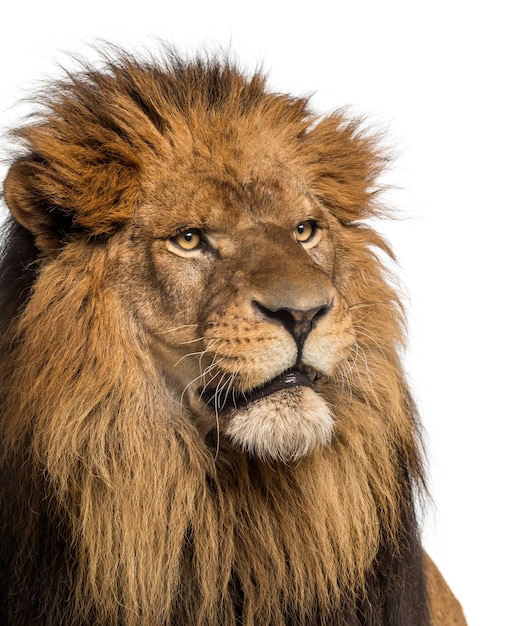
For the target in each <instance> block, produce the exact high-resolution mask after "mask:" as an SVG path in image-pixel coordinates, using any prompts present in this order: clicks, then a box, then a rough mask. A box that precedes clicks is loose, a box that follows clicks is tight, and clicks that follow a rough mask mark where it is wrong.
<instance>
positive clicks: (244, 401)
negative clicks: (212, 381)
mask: <svg viewBox="0 0 521 626" xmlns="http://www.w3.org/2000/svg"><path fill="white" fill-rule="evenodd" d="M318 378H320V375H319V374H318V373H317V372H315V371H313V370H307V369H306V370H305V371H303V370H300V369H291V370H287V371H285V372H283V373H282V374H280V375H279V376H276V377H275V378H273V379H272V380H270V381H268V382H266V383H264V384H263V385H259V386H258V387H255V388H253V389H250V390H248V391H236V390H227V389H214V388H211V389H206V390H200V395H201V397H202V399H203V400H204V402H205V403H206V404H207V405H208V406H210V407H211V408H212V409H213V410H217V411H218V412H219V413H226V412H228V411H231V410H232V409H241V408H243V407H245V406H246V405H248V404H251V403H252V402H255V401H257V400H260V399H262V398H265V397H266V396H270V395H272V394H274V393H277V392H279V391H282V390H284V389H291V388H292V387H299V386H301V387H310V388H311V389H313V390H314V389H315V385H314V382H315V380H317V379H318Z"/></svg>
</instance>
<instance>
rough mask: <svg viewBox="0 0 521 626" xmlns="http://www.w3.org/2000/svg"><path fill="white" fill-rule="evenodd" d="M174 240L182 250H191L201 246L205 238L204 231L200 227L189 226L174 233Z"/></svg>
mask: <svg viewBox="0 0 521 626" xmlns="http://www.w3.org/2000/svg"><path fill="white" fill-rule="evenodd" d="M172 241H173V242H174V243H175V244H176V245H177V246H179V247H180V248H181V249H182V250H186V251H187V252H191V251H192V250H197V248H200V247H201V245H202V243H203V241H204V238H203V233H202V232H201V231H200V230H199V229H198V228H187V229H186V230H183V231H181V232H179V233H177V235H174V237H172Z"/></svg>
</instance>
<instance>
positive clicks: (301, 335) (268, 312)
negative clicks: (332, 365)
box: [253, 300, 330, 350]
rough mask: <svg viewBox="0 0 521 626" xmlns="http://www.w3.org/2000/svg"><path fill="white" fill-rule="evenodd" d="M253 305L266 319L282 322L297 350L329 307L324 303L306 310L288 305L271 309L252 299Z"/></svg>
mask: <svg viewBox="0 0 521 626" xmlns="http://www.w3.org/2000/svg"><path fill="white" fill-rule="evenodd" d="M253 306H254V307H255V308H256V309H257V310H258V311H260V313H262V315H263V317H265V318H266V319H267V320H270V321H274V322H277V323H280V324H282V325H283V326H284V328H285V329H286V330H287V331H288V333H289V334H290V335H291V336H292V337H293V339H294V340H295V343H296V344H297V346H298V347H299V350H302V346H303V345H304V342H305V340H306V338H307V336H308V335H309V333H310V332H311V330H312V329H313V326H314V325H315V324H316V322H317V321H318V320H319V319H320V318H321V317H322V316H324V315H325V314H326V313H327V312H328V310H329V308H330V305H329V304H326V305H323V306H318V307H313V308H310V309H306V310H299V309H291V308H288V307H281V308H278V309H271V308H269V307H267V306H264V305H263V304H261V303H260V302H258V301H256V300H254V301H253Z"/></svg>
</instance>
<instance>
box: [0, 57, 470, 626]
mask: <svg viewBox="0 0 521 626" xmlns="http://www.w3.org/2000/svg"><path fill="white" fill-rule="evenodd" d="M102 57H103V58H102V59H101V60H100V62H99V63H98V65H92V64H88V63H85V64H84V65H82V66H81V67H79V68H78V69H77V70H75V71H72V72H69V73H68V74H67V75H66V76H65V77H64V78H63V79H61V80H59V81H55V82H53V83H51V84H49V85H48V86H47V87H46V88H45V89H44V90H42V92H41V93H40V94H39V95H38V96H37V98H36V103H37V108H36V111H35V113H34V114H33V115H32V116H31V117H30V118H29V119H28V121H27V122H26V123H25V124H24V125H23V126H21V127H19V128H17V129H15V130H14V131H13V134H12V136H13V138H14V139H15V141H16V142H17V146H18V148H17V151H16V152H15V153H14V154H13V157H12V161H11V166H10V169H9V171H8V174H7V177H6V179H5V184H4V198H5V202H6V205H7V207H8V209H9V211H10V213H11V217H10V218H9V220H8V222H7V224H6V234H5V241H4V243H5V245H4V253H3V257H2V265H1V269H0V277H1V278H0V280H1V301H0V306H1V312H0V324H1V332H0V337H1V339H0V341H1V344H2V345H1V351H0V354H1V357H0V358H1V371H2V383H1V385H0V396H1V400H0V401H1V407H2V408H1V417H0V433H1V435H0V436H1V452H0V463H1V467H2V481H1V482H2V485H1V488H0V501H1V533H2V534H1V537H2V540H1V541H2V544H1V550H0V566H1V573H0V587H1V597H2V598H3V599H2V603H1V608H0V621H1V623H2V624H10V625H26V624H30V623H35V624H42V625H49V626H50V625H52V626H57V625H67V626H87V625H89V626H137V625H146V626H165V625H177V624H194V625H200V626H205V625H206V626H211V625H215V626H217V625H218V626H232V625H238V624H241V625H246V626H248V625H255V626H279V625H297V624H298V625H300V626H306V625H308V626H311V625H318V624H322V625H326V624H330V625H335V626H341V625H346V626H347V625H348V626H357V625H358V626H362V625H363V626H384V625H385V626H398V625H400V626H427V625H434V626H448V625H463V624H465V620H464V617H463V613H462V611H461V608H460V606H459V604H458V602H457V601H456V600H455V598H454V597H453V595H452V593H451V592H450V590H449V588H448V587H447V585H446V583H445V581H444V580H443V578H442V577H441V574H440V573H439V572H438V570H437V569H436V567H435V566H434V564H433V563H432V562H431V561H430V559H429V558H428V556H427V555H426V554H425V553H424V551H423V549H422V546H421V540H420V531H419V525H418V507H419V504H420V503H421V500H422V494H423V495H425V482H426V481H425V470H424V454H423V444H422V438H421V429H420V425H419V419H418V415H417V411H416V408H415V404H414V401H413V398H412V394H411V392H410V390H409V386H408V383H407V380H406V377H405V375H404V371H403V367H402V365H401V354H402V347H403V343H404V333H405V325H404V323H405V322H404V312H403V308H402V306H401V304H400V300H399V297H398V294H397V290H396V287H395V286H393V285H394V282H393V280H392V277H391V275H390V274H389V271H388V268H387V265H386V261H385V260H386V259H388V258H389V257H390V258H392V256H393V253H392V251H391V249H390V247H389V246H388V244H387V243H386V241H385V240H384V239H383V238H382V237H381V236H380V235H379V234H378V233H377V232H376V231H375V230H374V226H373V224H374V219H373V218H376V217H378V216H379V215H380V214H382V213H383V211H384V210H385V209H384V208H383V207H382V206H380V204H381V200H380V197H381V196H380V195H379V194H378V192H379V190H380V186H379V183H378V181H379V175H380V172H381V171H382V168H383V167H384V166H385V164H386V161H387V156H386V154H385V151H383V150H382V149H381V148H379V143H380V142H379V140H378V138H377V137H375V136H373V135H371V133H370V131H369V130H367V129H366V128H365V126H364V123H363V121H362V120H360V119H355V118H353V117H351V116H349V115H347V114H346V113H341V112H340V113H339V112H337V113H333V114H320V115H319V114H317V113H315V112H314V111H313V110H312V109H311V106H310V104H309V101H308V99H307V98H302V97H294V96H290V95H286V94H281V93H273V92H272V91H270V90H269V88H268V86H267V79H266V76H265V75H264V73H263V72H262V71H256V72H252V73H247V72H244V71H243V70H242V69H241V68H239V67H238V66H237V65H236V64H235V63H234V62H232V61H230V60H229V59H227V58H222V57H218V56H217V57H214V56H204V55H201V56H194V57H190V58H183V57H182V56H181V55H180V54H178V53H177V52H176V51H174V50H171V49H165V50H164V52H163V53H160V54H158V55H157V56H155V57H152V56H151V57H150V58H148V57H147V58H138V57H136V56H135V55H132V54H130V53H128V52H125V51H119V50H111V51H109V52H106V51H105V52H104V53H103V55H102Z"/></svg>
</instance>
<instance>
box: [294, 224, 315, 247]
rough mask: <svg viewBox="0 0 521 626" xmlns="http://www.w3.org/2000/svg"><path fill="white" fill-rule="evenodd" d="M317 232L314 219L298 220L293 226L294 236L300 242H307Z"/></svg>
mask: <svg viewBox="0 0 521 626" xmlns="http://www.w3.org/2000/svg"><path fill="white" fill-rule="evenodd" d="M316 232H317V223H316V222H315V221H314V220H306V221H305V222H300V224H297V226H296V227H295V237H296V239H297V241H300V243H307V242H309V241H311V240H312V239H313V237H314V236H315V234H316Z"/></svg>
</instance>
